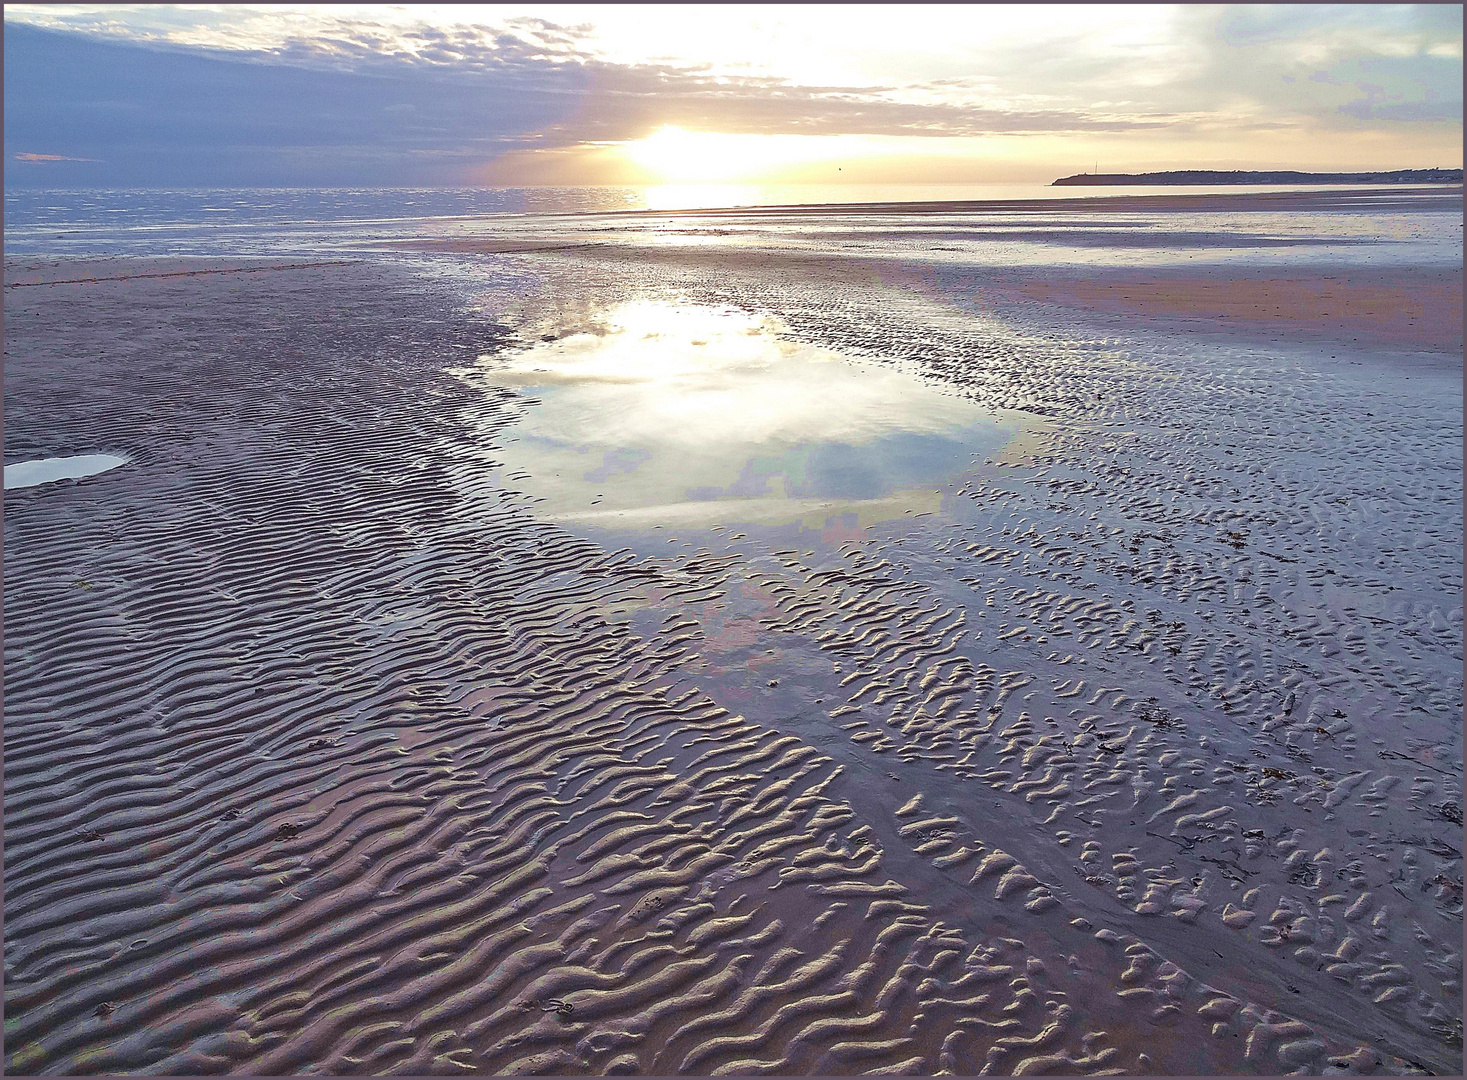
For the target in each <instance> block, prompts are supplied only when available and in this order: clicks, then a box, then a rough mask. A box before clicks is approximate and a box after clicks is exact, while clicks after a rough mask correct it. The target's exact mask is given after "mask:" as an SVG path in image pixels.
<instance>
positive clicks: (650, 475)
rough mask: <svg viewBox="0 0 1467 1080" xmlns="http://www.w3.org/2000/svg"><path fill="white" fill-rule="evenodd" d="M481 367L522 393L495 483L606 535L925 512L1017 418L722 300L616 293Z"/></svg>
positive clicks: (1000, 442) (499, 453) (503, 439)
mask: <svg viewBox="0 0 1467 1080" xmlns="http://www.w3.org/2000/svg"><path fill="white" fill-rule="evenodd" d="M481 362H482V364H483V367H482V368H481V369H480V377H482V378H484V379H485V380H486V381H487V382H489V383H491V384H493V385H496V386H513V387H515V388H517V389H518V390H519V392H520V393H522V394H523V395H525V396H526V397H528V398H530V399H533V404H532V405H531V407H530V408H528V409H527V410H526V414H525V416H524V418H523V419H522V420H521V421H520V422H519V423H518V424H516V425H515V426H514V427H513V428H510V429H507V430H506V431H505V432H503V434H502V435H500V436H499V437H498V441H499V442H500V443H501V446H500V447H498V448H496V449H495V450H494V451H493V453H492V456H493V458H494V459H495V460H496V461H498V462H499V463H500V464H501V465H502V466H503V468H504V473H503V474H502V475H503V476H504V477H506V478H508V480H509V482H511V483H513V484H514V485H515V486H517V487H519V488H520V489H521V490H523V491H525V492H527V493H529V494H531V495H534V496H537V497H538V498H539V500H540V501H539V503H538V504H537V505H538V512H540V513H542V514H544V515H545V516H547V517H551V518H554V519H556V520H560V521H584V522H590V523H596V524H599V525H602V526H606V527H610V528H617V527H634V528H635V527H643V526H649V525H655V524H673V523H678V524H688V525H699V524H713V523H722V524H737V523H742V522H750V523H752V522H761V523H762V522H770V523H777V522H788V521H793V520H796V519H803V520H805V521H807V522H809V523H811V524H819V523H820V522H822V521H823V520H824V519H826V518H828V517H831V516H835V515H841V514H847V513H853V512H854V513H855V514H857V516H858V517H859V518H860V519H861V522H862V524H866V523H869V522H871V521H876V520H886V519H890V518H895V517H900V516H902V515H904V514H910V513H920V512H923V511H931V510H934V509H936V508H937V506H938V505H939V504H940V501H941V492H940V490H939V489H940V488H941V487H942V485H944V484H947V483H949V482H951V481H952V480H954V479H955V478H957V477H959V476H960V475H962V474H963V473H964V472H966V471H968V470H970V469H971V468H973V467H974V466H976V465H978V464H981V462H982V461H983V460H984V459H985V458H986V457H988V456H990V455H992V454H993V453H994V452H995V451H997V450H999V449H1000V448H1001V447H1003V446H1004V444H1006V443H1007V442H1009V441H1010V440H1011V439H1012V438H1013V437H1014V436H1015V435H1016V434H1018V433H1019V431H1020V430H1021V427H1022V425H1023V423H1024V420H1023V419H1022V418H1021V417H1019V416H1018V415H1016V414H996V413H994V412H993V411H991V410H987V409H983V408H980V407H979V406H977V405H975V404H973V403H972V402H971V401H968V400H966V399H964V398H961V397H959V396H957V395H955V394H954V393H953V392H952V391H951V390H950V389H949V388H947V387H944V386H943V385H941V384H939V383H936V382H933V381H930V380H927V379H924V378H923V377H921V376H920V375H918V374H916V373H914V372H912V371H909V370H903V369H901V368H898V367H895V366H890V365H886V364H881V363H877V362H874V361H867V360H858V359H855V358H852V357H849V356H844V355H842V354H839V353H836V352H832V351H831V350H828V349H823V348H818V347H815V346H811V345H807V344H802V343H799V342H795V341H792V340H790V338H789V337H788V334H787V328H786V327H785V326H783V324H781V323H780V322H779V321H778V320H776V319H774V318H772V317H760V316H756V315H752V314H750V313H748V312H744V311H739V310H736V309H732V308H723V307H711V306H704V305H692V304H677V303H668V302H660V301H643V302H637V303H629V304H625V305H622V306H620V307H616V308H613V309H610V310H608V311H606V312H604V313H602V314H600V315H599V316H595V317H592V318H588V319H586V320H585V321H584V322H582V323H581V324H580V325H578V326H576V327H574V328H572V329H571V330H569V331H568V332H565V333H563V334H562V335H559V336H557V337H556V338H555V339H554V340H548V341H543V342H541V343H538V344H536V345H535V346H533V347H531V348H529V349H527V350H524V351H522V352H520V353H517V354H513V355H510V356H508V357H487V356H486V357H483V358H481Z"/></svg>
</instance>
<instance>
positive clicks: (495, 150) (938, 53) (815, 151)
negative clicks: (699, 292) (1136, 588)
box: [5, 4, 1462, 186]
mask: <svg viewBox="0 0 1467 1080" xmlns="http://www.w3.org/2000/svg"><path fill="white" fill-rule="evenodd" d="M5 155H6V173H5V176H6V183H7V185H12V186H37V185H58V186H71V185H84V186H129V185H136V186H186V185H221V186H229V185H252V184H263V185H289V186H314V185H332V184H346V185H362V186H377V185H416V184H422V185H432V184H451V185H477V184H487V185H622V184H660V183H742V182H769V183H806V182H808V183H822V184H831V183H926V184H931V183H1030V182H1034V183H1047V182H1048V181H1050V180H1052V179H1054V178H1055V177H1057V176H1062V175H1065V174H1068V173H1076V172H1082V171H1090V170H1093V169H1094V168H1095V167H1096V166H1097V165H1098V166H1099V168H1100V169H1101V170H1102V171H1111V172H1121V171H1142V170H1148V169H1165V168H1298V169H1329V170H1353V169H1381V168H1428V167H1460V166H1461V164H1462V7H1461V6H1459V5H1427V6H1409V5H1390V6H1364V5H1354V4H1350V5H1340V6H1323V5H1307V6H1305V5H1299V6H1293V5H1285V6H1266V7H1256V6H1248V7H1229V6H1201V5H1182V6H1153V5H1145V6H1135V7H1127V6H1102V5H1084V6H1075V7H1066V6H1042V5H1021V6H1011V7H1008V6H1004V7H999V6H994V7H988V6H972V5H964V6H928V7H922V6H910V7H887V6H868V5H851V6H841V5H818V6H806V7H762V6H713V7H700V6H695V5H686V6H661V5H659V6H649V7H640V6H635V5H627V6H596V5H586V6H582V5H505V6H499V5H494V6H482V7H480V6H444V7H439V8H435V7H419V6H413V7H386V6H372V5H273V6H265V5H229V6H227V7H226V6H212V5H188V6H129V5H105V6H104V5H86V4H75V5H28V4H12V5H7V6H6V8H5Z"/></svg>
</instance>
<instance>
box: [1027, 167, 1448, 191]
mask: <svg viewBox="0 0 1467 1080" xmlns="http://www.w3.org/2000/svg"><path fill="white" fill-rule="evenodd" d="M1461 182H1462V170H1461V169H1395V170H1393V171H1391V172H1351V173H1313V172H1289V171H1280V172H1260V171H1257V170H1248V169H1231V170H1221V169H1174V170H1171V171H1168V172H1148V173H1079V174H1078V175H1075V176H1062V177H1060V178H1059V179H1058V180H1056V181H1055V182H1054V183H1052V184H1051V185H1050V187H1081V186H1096V185H1110V186H1114V185H1120V184H1460V183H1461Z"/></svg>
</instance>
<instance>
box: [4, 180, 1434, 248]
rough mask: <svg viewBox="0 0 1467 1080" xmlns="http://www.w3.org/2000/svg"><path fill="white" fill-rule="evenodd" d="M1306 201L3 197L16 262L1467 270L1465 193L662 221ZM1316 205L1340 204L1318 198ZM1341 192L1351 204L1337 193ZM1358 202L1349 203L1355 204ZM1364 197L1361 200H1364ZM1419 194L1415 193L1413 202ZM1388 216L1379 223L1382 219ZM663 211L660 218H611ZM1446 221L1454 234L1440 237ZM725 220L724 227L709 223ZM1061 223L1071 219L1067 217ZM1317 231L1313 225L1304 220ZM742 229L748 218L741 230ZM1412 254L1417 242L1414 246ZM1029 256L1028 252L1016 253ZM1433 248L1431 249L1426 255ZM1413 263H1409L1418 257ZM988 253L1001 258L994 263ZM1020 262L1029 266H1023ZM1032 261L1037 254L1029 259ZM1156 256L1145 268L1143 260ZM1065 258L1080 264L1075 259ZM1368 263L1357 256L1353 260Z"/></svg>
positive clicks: (312, 192)
mask: <svg viewBox="0 0 1467 1080" xmlns="http://www.w3.org/2000/svg"><path fill="white" fill-rule="evenodd" d="M1298 190H1301V189H1300V188H1299V187H1297V186H1294V187H1281V186H1268V187H1263V186H1260V187H1221V188H1208V187H1181V188H1178V187H1155V188H1148V187H1112V188H1073V187H1063V188H1055V187H1049V186H1047V185H1037V184H1031V185H976V184H975V185H931V186H921V185H900V186H897V185H887V186H874V185H845V186H839V187H835V186H815V185H800V186H786V187H772V186H763V187H761V186H731V185H718V184H690V185H668V186H662V187H642V188H630V187H615V188H612V187H607V188H214V189H72V190H62V189H7V190H6V191H5V230H4V233H5V248H6V252H7V253H8V254H37V253H48V254H56V255H82V254H124V255H126V254H136V255H256V254H259V255H282V254H301V253H319V252H323V251H340V250H343V249H349V248H353V249H358V250H360V249H361V248H362V247H363V245H364V244H365V245H368V246H370V245H371V244H372V243H373V242H374V241H380V240H393V239H406V238H409V237H422V236H462V235H476V234H477V235H484V234H494V235H502V236H513V235H516V234H518V233H534V234H543V230H544V228H545V227H546V226H547V225H553V226H554V229H555V230H556V231H559V232H564V233H566V234H567V235H575V234H579V233H583V232H584V233H587V234H589V233H596V234H598V236H597V238H598V239H600V238H602V237H604V236H605V235H606V234H608V233H613V234H616V233H623V232H637V231H646V230H648V229H661V230H664V231H665V232H667V233H668V236H669V239H671V238H672V236H673V234H677V233H686V234H687V235H688V236H689V237H692V236H694V235H704V236H705V239H706V238H708V234H716V235H718V236H724V235H727V236H730V237H731V238H732V241H731V242H739V241H740V238H741V237H742V238H743V239H744V240H747V241H749V242H767V241H768V240H770V239H771V238H772V237H773V234H774V233H778V234H779V238H780V242H793V243H802V242H803V243H810V244H831V243H837V244H840V245H842V246H848V247H851V248H852V249H853V250H857V249H859V248H861V247H863V246H870V247H871V248H872V250H873V251H877V250H883V251H887V250H890V249H891V248H892V242H893V241H897V242H898V246H900V244H901V243H902V242H910V243H912V244H917V245H920V246H921V247H922V249H923V250H924V251H927V252H928V253H929V254H932V253H941V252H943V251H948V252H951V253H952V254H953V256H954V257H959V258H980V256H981V257H982V258H980V261H983V260H984V259H987V258H990V257H991V258H994V259H999V260H1012V259H1014V258H1015V257H1019V258H1028V257H1031V256H1032V257H1033V258H1039V259H1046V260H1047V259H1059V261H1080V262H1092V261H1097V260H1104V261H1115V260H1116V259H1118V258H1119V259H1120V260H1121V261H1136V260H1140V261H1147V260H1149V259H1154V258H1156V257H1158V256H1159V255H1160V253H1161V252H1162V251H1163V250H1164V249H1166V250H1171V251H1172V252H1173V255H1175V252H1177V251H1179V250H1182V249H1186V250H1187V251H1189V252H1190V253H1191V254H1189V255H1188V256H1187V257H1194V256H1195V255H1197V254H1200V253H1202V252H1204V251H1206V252H1207V253H1208V255H1209V256H1211V257H1226V252H1227V251H1230V250H1237V251H1247V250H1250V249H1253V248H1256V247H1257V246H1258V245H1260V244H1267V245H1270V246H1279V245H1286V246H1289V247H1293V248H1298V251H1297V253H1296V256H1295V257H1297V258H1305V257H1309V254H1310V249H1315V248H1317V247H1319V246H1321V245H1323V246H1328V247H1336V248H1337V247H1339V246H1340V245H1346V246H1353V247H1357V248H1358V247H1359V246H1361V245H1365V246H1367V247H1369V248H1371V249H1373V250H1372V252H1371V256H1370V261H1374V260H1375V259H1385V260H1386V261H1391V260H1393V259H1396V258H1400V259H1411V260H1419V259H1422V258H1426V259H1427V261H1441V260H1446V261H1448V262H1450V261H1452V260H1453V259H1455V260H1457V261H1458V262H1459V263H1460V260H1461V226H1460V217H1461V206H1462V202H1461V192H1462V188H1461V187H1460V186H1455V187H1446V188H1444V189H1432V190H1424V189H1420V188H1417V189H1412V191H1411V192H1408V191H1406V190H1404V189H1403V190H1402V192H1401V195H1402V196H1403V197H1406V198H1407V200H1408V202H1415V203H1417V204H1418V205H1419V211H1418V210H1417V207H1416V206H1409V207H1408V209H1407V210H1406V211H1405V212H1402V211H1401V207H1402V206H1404V205H1407V204H1405V203H1402V202H1401V201H1400V200H1396V207H1395V209H1394V210H1392V211H1390V212H1378V213H1372V212H1371V211H1370V210H1369V208H1362V212H1354V211H1348V210H1347V211H1344V212H1338V211H1337V212H1333V213H1323V214H1311V215H1299V214H1297V213H1295V214H1288V213H1274V214H1261V213H1254V212H1249V213H1246V214H1239V213H1236V212H1234V213H1220V212H1215V211H1214V212H1209V213H1206V214H1193V213H1184V214H1179V213H1177V212H1175V211H1173V212H1167V213H1157V212H1154V211H1138V210H1136V209H1134V208H1131V207H1124V206H1122V205H1121V204H1116V206H1115V208H1114V209H1110V208H1106V209H1104V210H1091V211H1088V212H1086V213H1085V214H1069V215H1060V216H1056V215H1049V214H1045V213H1043V212H1037V211H1036V210H1035V209H1034V208H1033V207H1032V205H1031V206H1029V207H1028V208H1021V207H1015V208H1014V211H1013V213H1004V212H999V213H995V212H993V211H991V210H989V211H984V212H982V213H974V212H973V211H972V210H967V211H964V210H963V208H960V207H955V208H954V210H953V212H952V213H951V214H947V213H944V214H943V215H938V216H936V217H934V216H933V215H931V214H928V215H920V216H914V217H913V218H911V219H910V220H906V219H903V218H902V217H901V215H892V214H889V213H888V214H883V215H879V220H878V219H877V218H876V217H873V216H871V215H870V214H869V212H868V211H867V210H863V209H862V208H861V207H858V206H854V205H853V206H851V208H850V210H849V211H848V212H840V213H836V214H830V213H824V214H820V215H802V214H799V213H794V214H790V213H787V212H782V213H780V214H775V215H756V216H755V217H753V218H751V217H750V216H749V215H748V213H747V211H746V212H745V213H744V214H743V215H735V216H733V217H732V218H731V219H730V220H729V221H728V222H726V223H725V224H727V226H728V228H726V229H715V230H710V229H708V228H707V227H706V226H707V225H709V224H715V223H716V222H713V221H711V220H710V218H709V217H706V216H702V215H700V217H702V221H701V222H700V224H701V225H702V226H705V227H702V228H699V229H694V228H691V227H690V225H691V223H689V222H687V221H686V220H683V221H678V220H677V219H676V218H660V219H659V218H658V216H657V212H659V211H668V212H671V211H679V210H695V209H717V208H737V207H744V208H748V207H790V206H800V205H825V206H829V205H831V204H867V207H868V209H869V204H873V203H906V202H922V203H933V202H948V201H953V202H961V201H967V200H982V201H990V200H1053V199H1074V198H1076V197H1085V198H1097V197H1100V198H1119V197H1124V196H1133V195H1145V194H1168V195H1178V194H1204V193H1209V192H1221V193H1227V194H1241V193H1243V192H1249V191H1259V192H1264V191H1298ZM1313 190H1330V189H1328V188H1316V189H1313ZM1336 190H1341V189H1338V188H1337V189H1336ZM1343 190H1349V189H1343ZM1354 190H1356V191H1358V190H1359V189H1358V188H1357V189H1354ZM1412 192H1415V193H1416V194H1414V195H1413V194H1412ZM1382 209H1383V208H1382ZM626 211H643V212H648V211H650V212H652V214H653V216H652V217H651V218H646V217H644V218H638V219H630V220H629V219H625V218H621V219H617V218H613V219H612V220H611V221H609V222H608V220H607V219H606V218H604V217H602V216H601V215H605V214H608V213H616V212H626ZM1443 214H1445V215H1446V216H1448V217H1452V218H1453V219H1454V221H1453V222H1452V223H1450V227H1448V225H1444V224H1443ZM712 217H716V215H712ZM1061 217H1062V218H1063V220H1060V218H1061ZM1305 217H1307V218H1308V219H1309V220H1307V221H1306V220H1302V219H1303V218H1305ZM734 218H737V220H735V219H734ZM1401 241H1408V243H1407V244H1405V245H1402V244H1401V243H1400V242H1401ZM1016 242H1017V244H1018V246H1017V247H1016V246H1015V244H1016ZM1423 245H1424V246H1423ZM1407 248H1410V249H1411V250H1410V252H1409V253H1408V251H1407V250H1406V249H1407ZM989 249H992V250H991V251H990V250H989ZM1020 249H1024V250H1025V251H1028V252H1029V255H1020ZM1031 249H1032V250H1031ZM1148 252H1149V253H1150V254H1147V253H1148ZM1067 253H1068V254H1067ZM1357 257H1358V255H1357Z"/></svg>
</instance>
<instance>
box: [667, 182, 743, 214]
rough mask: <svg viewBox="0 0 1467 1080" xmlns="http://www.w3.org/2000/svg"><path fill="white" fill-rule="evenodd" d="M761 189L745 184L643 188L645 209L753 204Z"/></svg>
mask: <svg viewBox="0 0 1467 1080" xmlns="http://www.w3.org/2000/svg"><path fill="white" fill-rule="evenodd" d="M759 194H760V189H759V188H757V187H752V186H750V185H747V184H658V185H656V186H655V187H649V188H644V189H643V190H642V197H643V198H644V199H646V200H647V209H648V210H718V209H722V208H725V207H730V206H756V205H758V203H759V202H760V198H759Z"/></svg>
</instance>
